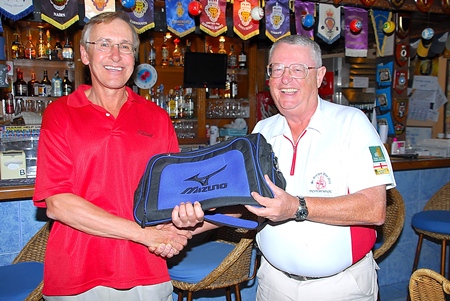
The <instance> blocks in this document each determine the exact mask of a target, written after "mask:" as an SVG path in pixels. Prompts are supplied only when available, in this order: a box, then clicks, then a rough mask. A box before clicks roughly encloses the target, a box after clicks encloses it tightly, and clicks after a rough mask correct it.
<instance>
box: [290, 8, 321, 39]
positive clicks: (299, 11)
mask: <svg viewBox="0 0 450 301" xmlns="http://www.w3.org/2000/svg"><path fill="white" fill-rule="evenodd" d="M294 9H295V28H296V30H297V34H298V35H302V36H306V37H309V38H310V39H311V40H314V24H311V26H309V27H306V26H305V24H304V18H305V16H307V15H311V16H313V17H314V19H315V17H316V4H315V3H314V2H303V0H296V1H295V3H294ZM308 25H309V24H308Z"/></svg>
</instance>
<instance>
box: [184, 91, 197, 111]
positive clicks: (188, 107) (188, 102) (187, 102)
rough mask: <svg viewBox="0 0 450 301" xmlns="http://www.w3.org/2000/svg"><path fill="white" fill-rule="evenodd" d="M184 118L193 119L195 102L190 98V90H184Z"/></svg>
mask: <svg viewBox="0 0 450 301" xmlns="http://www.w3.org/2000/svg"><path fill="white" fill-rule="evenodd" d="M184 106H185V118H188V119H192V118H194V113H195V112H194V110H195V102H194V99H193V98H192V88H186V96H185V97H184Z"/></svg>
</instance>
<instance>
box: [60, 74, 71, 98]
mask: <svg viewBox="0 0 450 301" xmlns="http://www.w3.org/2000/svg"><path fill="white" fill-rule="evenodd" d="M72 91H73V85H72V82H71V81H70V80H69V71H67V70H65V71H64V79H63V81H62V95H69V94H70V93H72Z"/></svg>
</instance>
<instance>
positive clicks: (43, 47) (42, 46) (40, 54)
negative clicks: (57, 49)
mask: <svg viewBox="0 0 450 301" xmlns="http://www.w3.org/2000/svg"><path fill="white" fill-rule="evenodd" d="M36 58H37V59H48V56H47V43H45V42H44V30H43V29H42V28H39V31H38V41H37V43H36Z"/></svg>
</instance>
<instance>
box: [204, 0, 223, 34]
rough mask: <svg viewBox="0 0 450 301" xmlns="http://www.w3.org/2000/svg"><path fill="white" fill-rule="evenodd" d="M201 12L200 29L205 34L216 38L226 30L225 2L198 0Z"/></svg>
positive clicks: (221, 0)
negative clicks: (201, 7) (201, 6)
mask: <svg viewBox="0 0 450 301" xmlns="http://www.w3.org/2000/svg"><path fill="white" fill-rule="evenodd" d="M200 2H201V3H202V5H203V12H202V14H201V15H200V29H201V30H202V31H204V32H206V33H207V34H209V35H211V36H213V37H217V36H220V35H221V34H222V33H224V32H226V31H227V30H228V27H227V20H226V11H227V1H226V0H200Z"/></svg>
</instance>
